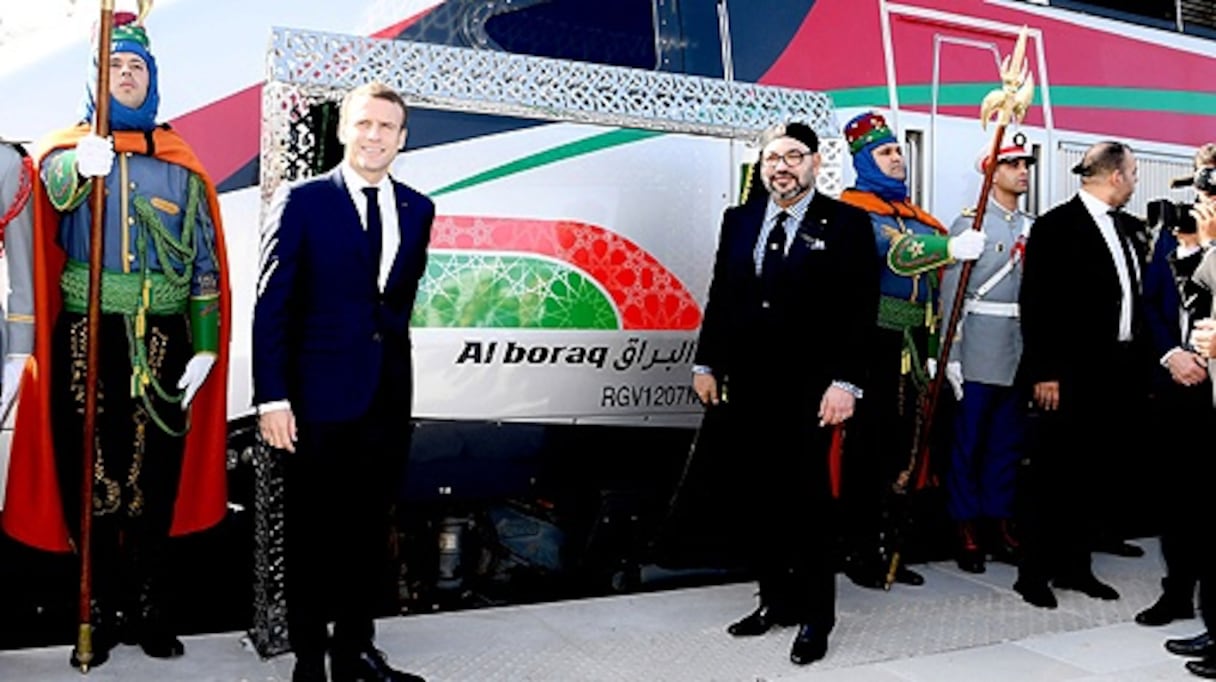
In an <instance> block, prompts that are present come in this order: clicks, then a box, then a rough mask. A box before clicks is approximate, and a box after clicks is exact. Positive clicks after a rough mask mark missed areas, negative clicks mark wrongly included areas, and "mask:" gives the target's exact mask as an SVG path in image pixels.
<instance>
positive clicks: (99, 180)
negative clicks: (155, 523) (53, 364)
mask: <svg viewBox="0 0 1216 682" xmlns="http://www.w3.org/2000/svg"><path fill="white" fill-rule="evenodd" d="M150 11H152V0H139V16H138V18H137V19H136V23H141V24H142V23H143V21H144V19H145V18H146V17H147V16H148V12H150ZM113 33H114V0H101V16H100V18H99V19H98V22H97V90H96V92H95V93H94V101H95V102H96V104H97V106H96V108H95V110H94V116H93V132H94V134H96V135H97V136H98V137H108V136H109V135H110V41H111V39H112V37H113ZM89 200H90V202H91V204H90V209H91V210H92V213H93V215H92V219H93V221H92V224H91V225H90V226H89V308H88V317H87V319H86V325H87V329H88V332H87V337H86V339H87V356H86V358H87V367H86V370H85V372H86V373H85V384H84V386H85V388H84V438H83V442H84V445H83V455H82V458H81V481H80V611H79V623H80V626H79V629H78V631H77V634H76V648H75V649H74V650H73V651H72V657H73V658H74V659H75V660H76V661H77V662H78V663H79V664H80V672H81V673H87V672H89V668H90V665H91V664H92V662H93V608H92V602H93V562H92V552H93V541H92V535H93V467H94V458H95V456H96V448H97V383H98V381H99V379H100V377H99V376H98V364H99V362H100V355H99V352H98V350H99V349H98V334H99V333H100V329H101V267H102V227H103V226H104V225H105V210H106V179H105V178H104V177H95V178H93V187H92V190H91V195H90V197H89Z"/></svg>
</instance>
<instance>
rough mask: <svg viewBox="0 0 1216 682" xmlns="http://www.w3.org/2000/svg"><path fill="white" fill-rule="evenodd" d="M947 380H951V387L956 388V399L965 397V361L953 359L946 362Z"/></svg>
mask: <svg viewBox="0 0 1216 682" xmlns="http://www.w3.org/2000/svg"><path fill="white" fill-rule="evenodd" d="M946 381H949V382H950V388H952V389H954V399H955V400H962V399H963V363H961V362H959V361H958V360H951V361H950V362H947V363H946Z"/></svg>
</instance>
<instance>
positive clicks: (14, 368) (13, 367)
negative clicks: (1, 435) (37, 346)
mask: <svg viewBox="0 0 1216 682" xmlns="http://www.w3.org/2000/svg"><path fill="white" fill-rule="evenodd" d="M27 358H29V356H28V355H10V356H8V357H7V358H5V360H4V377H3V379H0V381H3V383H4V386H3V390H0V424H3V423H4V422H6V421H8V411H9V410H11V409H13V402H14V401H15V400H16V399H17V390H18V389H20V388H21V376H22V374H23V373H24V372H25V361H26V359H27Z"/></svg>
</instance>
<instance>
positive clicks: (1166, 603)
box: [1136, 594, 1195, 627]
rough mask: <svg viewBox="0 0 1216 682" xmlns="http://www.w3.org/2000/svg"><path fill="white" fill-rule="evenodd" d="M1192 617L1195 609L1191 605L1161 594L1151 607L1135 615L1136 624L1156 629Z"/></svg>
mask: <svg viewBox="0 0 1216 682" xmlns="http://www.w3.org/2000/svg"><path fill="white" fill-rule="evenodd" d="M1194 617H1195V607H1194V606H1193V605H1192V604H1190V603H1189V602H1186V601H1182V600H1180V599H1177V598H1174V597H1170V596H1168V595H1164V594H1163V595H1161V597H1160V598H1159V599H1158V600H1157V601H1156V603H1154V604H1153V605H1152V606H1150V607H1148V608H1147V609H1144V610H1143V611H1141V612H1140V613H1137V614H1136V622H1137V623H1139V624H1140V625H1148V626H1150V627H1156V626H1158V625H1169V624H1170V623H1172V622H1174V621H1176V620H1186V619H1188V618H1194Z"/></svg>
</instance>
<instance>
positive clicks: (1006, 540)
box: [985, 519, 1022, 566]
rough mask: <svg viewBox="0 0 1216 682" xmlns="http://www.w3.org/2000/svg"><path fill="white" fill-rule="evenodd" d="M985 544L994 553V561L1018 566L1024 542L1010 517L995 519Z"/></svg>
mask: <svg viewBox="0 0 1216 682" xmlns="http://www.w3.org/2000/svg"><path fill="white" fill-rule="evenodd" d="M985 545H986V546H987V547H988V549H989V552H990V553H991V554H992V560H993V561H1000V562H1002V563H1006V564H1012V565H1014V566H1017V565H1018V560H1019V559H1020V558H1021V556H1022V543H1021V542H1020V541H1019V540H1018V536H1017V533H1016V529H1015V528H1014V527H1013V521H1011V520H1009V519H994V520H993V524H992V525H991V526H989V537H988V541H987V542H986V543H985Z"/></svg>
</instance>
